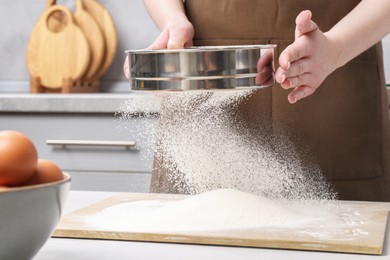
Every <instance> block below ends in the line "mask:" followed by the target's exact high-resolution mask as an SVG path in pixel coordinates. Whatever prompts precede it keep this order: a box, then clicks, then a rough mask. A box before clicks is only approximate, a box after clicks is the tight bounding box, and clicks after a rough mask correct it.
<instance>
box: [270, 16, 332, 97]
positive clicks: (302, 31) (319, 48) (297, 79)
mask: <svg viewBox="0 0 390 260" xmlns="http://www.w3.org/2000/svg"><path fill="white" fill-rule="evenodd" d="M311 17H312V14H311V12H310V11H308V10H306V11H302V12H301V13H300V14H299V15H298V16H297V18H296V21H295V22H296V29H295V41H294V42H293V43H292V44H291V45H289V46H288V47H287V48H286V49H285V50H284V51H283V52H282V53H281V54H280V56H279V66H280V67H279V68H278V69H277V70H276V72H275V79H276V81H277V82H278V83H280V84H281V86H282V87H283V88H284V89H293V91H291V93H290V94H289V95H288V101H289V102H290V103H291V104H294V103H295V102H297V101H298V100H300V99H302V98H305V97H307V96H309V95H311V94H313V93H314V92H315V91H316V89H317V88H318V87H319V86H320V85H321V83H322V82H323V81H324V80H325V78H326V77H327V76H328V75H329V74H330V73H332V72H333V71H334V70H335V69H336V68H337V67H336V65H335V64H334V61H335V60H336V59H337V55H338V54H337V50H336V48H335V47H333V46H334V44H333V43H332V41H331V40H330V39H328V38H327V36H326V33H323V32H322V31H321V30H320V29H319V28H318V26H317V24H316V23H314V22H313V21H312V20H311Z"/></svg>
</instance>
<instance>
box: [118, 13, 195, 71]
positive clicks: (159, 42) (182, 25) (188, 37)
mask: <svg viewBox="0 0 390 260" xmlns="http://www.w3.org/2000/svg"><path fill="white" fill-rule="evenodd" d="M193 37H194V27H193V26H192V24H191V23H190V22H189V21H188V20H187V19H183V20H181V21H177V22H175V23H171V24H169V25H168V26H167V27H166V28H165V29H164V30H163V31H162V32H161V33H160V35H159V36H158V37H157V39H156V40H155V41H154V42H153V43H152V44H151V45H150V46H149V47H148V48H147V49H151V50H157V49H180V48H187V47H191V46H192V39H193ZM123 71H124V73H125V75H126V77H127V78H130V70H129V62H128V57H126V60H125V64H124V65H123Z"/></svg>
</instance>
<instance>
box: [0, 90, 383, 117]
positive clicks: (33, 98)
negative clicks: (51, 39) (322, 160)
mask: <svg viewBox="0 0 390 260" xmlns="http://www.w3.org/2000/svg"><path fill="white" fill-rule="evenodd" d="M387 93H388V96H389V99H390V88H388V90H387ZM160 106H161V100H160V98H158V97H157V96H156V95H155V94H153V93H151V92H139V93H120V94H118V93H115V94H110V93H94V94H30V93H22V94H1V93H0V113H1V112H2V113H4V112H10V113H12V112H26V113H27V112H32V113H34V112H37V113H39V112H40V113H116V112H119V111H123V110H125V111H127V112H129V113H159V112H160Z"/></svg>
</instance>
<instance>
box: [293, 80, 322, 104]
mask: <svg viewBox="0 0 390 260" xmlns="http://www.w3.org/2000/svg"><path fill="white" fill-rule="evenodd" d="M315 90H316V88H313V87H310V86H305V85H302V86H299V87H297V88H295V89H294V90H293V91H291V93H290V94H289V95H288V97H287V99H288V101H289V102H290V103H291V104H295V103H296V102H297V101H298V100H301V99H302V98H305V97H308V96H310V95H311V94H313V93H314V92H315Z"/></svg>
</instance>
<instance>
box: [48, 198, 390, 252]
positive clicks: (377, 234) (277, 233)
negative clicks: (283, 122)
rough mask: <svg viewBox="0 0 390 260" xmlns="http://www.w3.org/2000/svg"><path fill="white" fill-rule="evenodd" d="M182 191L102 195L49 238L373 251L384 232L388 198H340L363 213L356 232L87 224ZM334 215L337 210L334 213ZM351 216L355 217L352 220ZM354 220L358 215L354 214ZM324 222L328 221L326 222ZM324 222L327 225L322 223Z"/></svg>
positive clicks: (380, 243)
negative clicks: (134, 204) (157, 228)
mask: <svg viewBox="0 0 390 260" xmlns="http://www.w3.org/2000/svg"><path fill="white" fill-rule="evenodd" d="M183 198H185V196H182V195H168V194H150V193H145V194H143V193H124V194H119V195H116V196H113V197H111V198H108V199H106V200H102V201H100V202H97V203H95V204H92V205H90V206H87V207H85V208H82V209H80V210H77V211H75V212H73V213H70V214H68V215H65V216H63V217H62V218H61V220H60V223H59V224H58V226H57V228H56V230H55V231H54V233H53V237H65V238H89V239H109V240H127V241H147V242H165V243H185V244H205V245H224V246H243V247H259V248H279V249H296V250H312V251H325V252H345V253H361V254H374V255H375V254H376V255H379V254H381V253H382V249H383V242H384V237H385V230H386V223H387V216H388V210H389V204H388V203H382V202H357V201H341V202H340V203H341V205H342V207H343V208H345V209H346V210H348V212H349V213H351V212H352V214H353V215H354V216H355V217H357V218H359V216H362V218H363V217H364V220H363V219H362V221H361V223H362V226H359V227H358V229H357V231H358V232H356V230H355V229H354V228H353V227H345V228H344V229H343V230H337V232H332V230H329V228H326V229H325V228H324V227H323V226H322V227H321V225H315V226H312V227H310V229H308V228H306V227H296V228H256V229H250V230H224V231H212V232H207V231H203V232H185V231H180V232H131V231H126V230H115V229H110V228H104V223H101V224H102V225H100V228H96V227H91V226H90V225H89V224H88V218H89V217H92V216H94V215H96V214H99V212H101V211H102V210H104V209H107V208H109V207H111V206H116V205H120V204H122V203H129V202H137V203H140V202H141V203H142V202H143V201H145V203H147V202H149V203H150V201H165V202H166V201H171V200H172V201H173V200H179V199H183ZM340 214H343V213H342V212H340ZM354 221H355V220H354ZM357 221H359V219H357ZM328 224H329V223H328ZM327 226H328V227H329V225H327Z"/></svg>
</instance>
